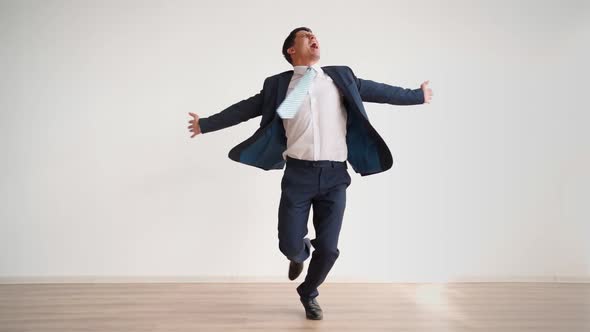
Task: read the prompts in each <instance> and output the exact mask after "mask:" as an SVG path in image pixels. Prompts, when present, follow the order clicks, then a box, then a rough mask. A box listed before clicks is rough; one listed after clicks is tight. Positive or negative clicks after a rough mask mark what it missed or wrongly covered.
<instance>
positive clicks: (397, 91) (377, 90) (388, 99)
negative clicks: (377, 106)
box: [348, 68, 424, 105]
mask: <svg viewBox="0 0 590 332" xmlns="http://www.w3.org/2000/svg"><path fill="white" fill-rule="evenodd" d="M348 69H350V68H348ZM350 72H351V73H352V76H353V78H354V81H355V83H356V86H357V88H358V91H359V94H360V95H361V99H362V100H363V101H366V102H370V103H381V104H391V105H418V104H424V92H423V91H422V88H418V89H404V88H401V87H398V86H393V85H389V84H385V83H379V82H375V81H371V80H364V79H361V78H358V77H356V76H355V75H354V73H353V72H352V69H350Z"/></svg>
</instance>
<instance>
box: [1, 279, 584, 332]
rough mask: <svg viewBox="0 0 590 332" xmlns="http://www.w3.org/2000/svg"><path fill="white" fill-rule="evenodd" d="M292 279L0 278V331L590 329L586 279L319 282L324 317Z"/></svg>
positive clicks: (556, 331)
mask: <svg viewBox="0 0 590 332" xmlns="http://www.w3.org/2000/svg"><path fill="white" fill-rule="evenodd" d="M296 286H297V283H244V284H241V283H215V284H212V283H139V284H121V283H105V284H19V285H16V284H12V285H11V284H4V285H0V331H2V332H5V331H6V332H7V331H19V332H20V331H60V332H64V331H101V332H109V331H126V332H131V331H191V332H192V331H273V332H277V331H293V330H311V331H338V332H340V331H359V332H364V331H495V332H505V331H536V332H542V331H552V332H569V331H580V332H582V331H585V332H588V331H590V284H583V283H582V284H575V283H452V284H342V283H333V284H329V283H325V284H323V285H322V286H321V287H320V289H319V290H320V296H319V297H318V302H319V303H320V305H321V306H322V308H323V310H324V320H322V321H310V320H306V319H305V315H304V311H303V307H302V306H301V303H300V302H299V301H298V296H297V294H296V292H295V287H296Z"/></svg>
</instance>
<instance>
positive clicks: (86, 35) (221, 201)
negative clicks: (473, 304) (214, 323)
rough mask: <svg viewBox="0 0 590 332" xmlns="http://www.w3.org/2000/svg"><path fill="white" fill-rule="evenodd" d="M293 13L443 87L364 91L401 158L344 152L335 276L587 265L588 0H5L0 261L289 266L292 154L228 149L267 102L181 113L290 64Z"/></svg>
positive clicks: (248, 271) (574, 269) (1, 269)
mask: <svg viewBox="0 0 590 332" xmlns="http://www.w3.org/2000/svg"><path fill="white" fill-rule="evenodd" d="M299 26H308V27H310V28H312V29H313V31H314V32H315V33H316V34H317V37H318V39H319V41H320V43H321V47H322V58H321V60H320V64H321V65H348V66H350V67H351V68H352V69H353V70H354V71H355V74H356V75H357V76H358V77H361V78H364V79H371V80H375V81H379V82H385V83H388V84H391V85H396V86H402V87H406V88H418V87H419V85H420V83H422V82H423V81H425V80H430V82H431V84H430V86H431V88H432V89H433V91H434V97H433V101H432V103H431V104H430V105H418V106H394V105H382V104H370V103H366V104H365V107H366V109H367V112H368V115H369V119H370V120H371V123H372V124H373V126H374V127H375V128H376V129H377V130H378V132H379V133H380V134H381V136H382V137H383V138H384V140H385V141H386V143H387V144H388V146H389V148H390V149H391V151H392V154H393V158H394V166H393V168H392V169H391V170H389V171H387V172H385V173H380V174H377V175H371V176H367V177H360V176H359V174H356V173H354V171H353V170H352V168H349V171H350V174H351V176H352V184H351V186H350V187H349V188H348V200H347V207H346V212H345V218H344V224H343V228H342V232H341V236H340V242H339V249H340V257H339V258H338V260H337V262H336V265H335V266H334V268H333V269H332V271H331V273H330V276H329V277H328V281H329V280H334V281H336V280H354V281H368V282H372V281H376V282H379V281H448V280H451V281H452V280H507V279H517V280H520V279H532V280H571V279H576V280H580V279H581V280H589V279H590V241H589V239H590V212H589V208H588V203H589V202H590V199H589V198H590V189H589V188H590V171H589V170H590V134H589V133H588V125H589V124H590V116H589V111H588V106H587V105H586V104H587V95H588V84H589V78H588V74H589V73H590V70H589V67H590V65H589V64H588V59H590V43H589V41H590V5H589V3H588V2H587V1H520V2H508V1H445V2H444V3H443V2H439V1H415V2H411V1H391V0H387V1H369V0H365V1H360V2H359V1H354V2H353V1H350V2H347V1H300V2H280V1H270V0H268V1H227V0H216V1H94V2H92V1H1V2H0V52H1V53H0V73H1V75H2V78H1V79H0V151H1V154H0V181H1V182H0V183H1V187H0V202H1V203H0V204H1V208H0V277H3V278H4V279H6V278H16V279H18V278H27V277H32V278H56V279H55V280H59V278H65V277H79V278H84V277H96V278H107V277H115V278H116V277H131V278H138V279H141V278H149V277H170V278H183V277H184V278H197V279H199V278H200V279H206V280H228V279H229V280H252V279H254V280H259V279H260V280H263V279H271V280H275V279H276V280H285V281H286V280H287V279H286V273H287V264H288V261H287V259H286V258H285V257H284V256H283V255H282V254H281V253H280V251H279V249H278V238H277V214H278V204H279V198H280V180H281V177H282V172H283V171H282V170H281V171H269V172H265V171H262V170H260V169H257V168H254V167H250V166H246V165H242V164H239V163H236V162H234V161H231V160H230V159H229V158H228V157H227V153H228V151H229V150H230V149H231V148H232V147H233V146H235V145H236V144H238V143H240V142H241V141H243V140H245V139H246V138H247V137H249V136H250V135H251V134H252V133H253V132H254V131H255V130H256V128H257V127H258V125H259V122H260V118H256V119H252V120H250V121H249V122H245V123H242V124H241V125H238V126H235V127H231V128H227V129H225V130H221V131H217V132H212V133H208V134H204V135H200V136H197V137H195V138H193V139H191V138H189V137H190V133H189V132H188V129H187V126H188V120H189V119H190V118H189V116H188V114H187V113H188V112H191V111H192V112H196V113H197V114H199V115H201V116H203V117H205V116H209V115H212V114H215V113H217V112H219V111H221V110H223V109H224V108H225V107H227V106H229V105H231V104H233V103H235V102H237V101H240V100H242V99H245V98H248V97H249V96H251V95H254V94H255V93H257V92H258V91H260V89H261V88H262V83H263V81H264V79H265V78H266V77H268V76H271V75H274V74H276V73H279V72H282V71H285V70H289V69H291V66H290V65H289V64H288V63H287V62H286V61H285V60H284V59H283V57H282V55H281V46H282V43H283V40H284V39H285V37H286V36H287V34H288V33H289V32H290V31H291V30H292V29H294V28H296V27H299ZM309 229H310V234H309V236H310V237H312V238H313V234H314V232H313V227H312V224H311V215H310V224H309ZM308 262H309V261H308ZM306 265H307V264H306Z"/></svg>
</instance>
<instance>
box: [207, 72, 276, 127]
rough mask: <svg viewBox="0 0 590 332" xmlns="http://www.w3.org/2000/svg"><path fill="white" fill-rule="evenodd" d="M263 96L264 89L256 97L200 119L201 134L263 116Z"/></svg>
mask: <svg viewBox="0 0 590 332" xmlns="http://www.w3.org/2000/svg"><path fill="white" fill-rule="evenodd" d="M265 83H266V80H265ZM263 94H264V87H263V89H262V90H260V92H259V93H257V94H255V95H254V96H252V97H250V98H247V99H244V100H241V101H239V102H237V103H235V104H233V105H231V106H229V107H227V108H226V109H224V110H223V111H221V112H219V113H217V114H213V115H211V116H209V117H205V118H199V126H200V128H201V133H202V134H204V133H208V132H212V131H216V130H220V129H224V128H227V127H231V126H235V125H237V124H239V123H241V122H244V121H247V120H250V119H252V118H255V117H257V116H260V115H262V100H263V99H264V98H263Z"/></svg>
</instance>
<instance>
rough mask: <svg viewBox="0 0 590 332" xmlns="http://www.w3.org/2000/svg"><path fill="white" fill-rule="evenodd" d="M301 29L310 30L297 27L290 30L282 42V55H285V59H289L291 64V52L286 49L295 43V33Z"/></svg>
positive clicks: (309, 30)
mask: <svg viewBox="0 0 590 332" xmlns="http://www.w3.org/2000/svg"><path fill="white" fill-rule="evenodd" d="M301 30H303V31H307V32H311V29H310V28H306V27H299V28H297V29H294V30H293V31H291V33H290V34H289V36H287V38H286V39H285V42H284V43H283V56H284V57H285V59H287V61H289V63H290V64H293V59H291V54H289V53H287V50H288V49H289V48H291V47H292V46H293V45H295V36H296V35H297V32H299V31H301Z"/></svg>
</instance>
